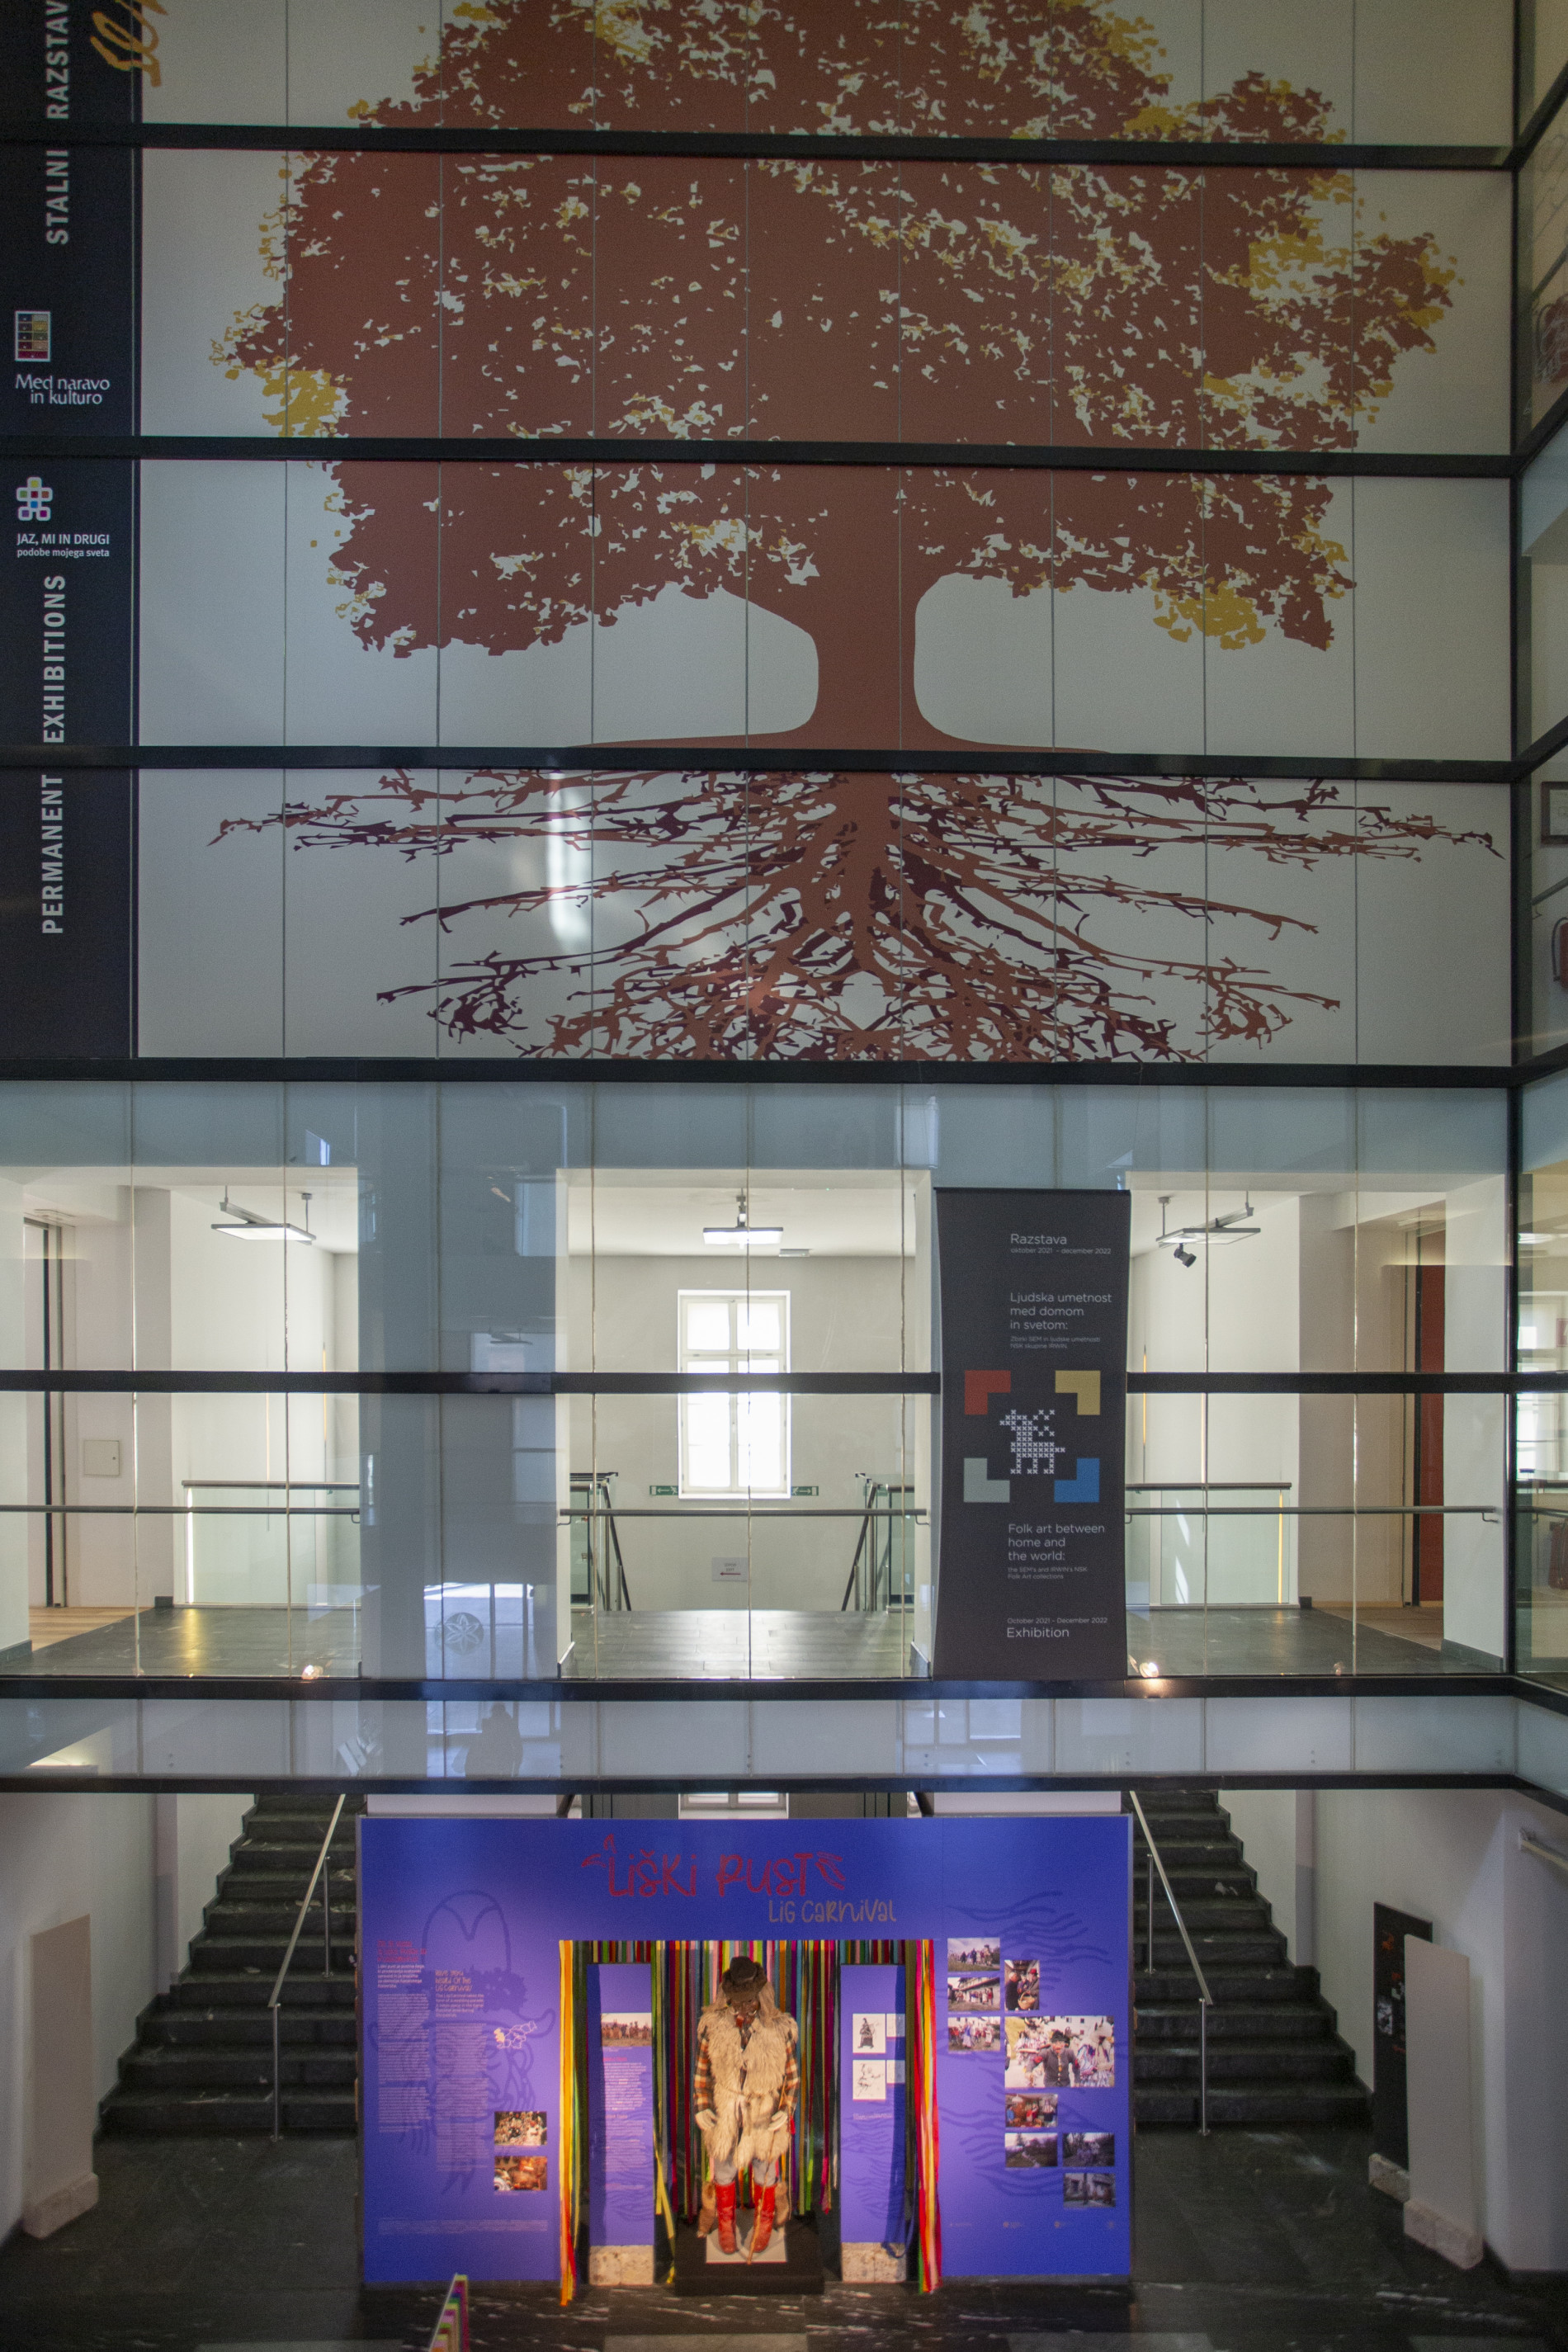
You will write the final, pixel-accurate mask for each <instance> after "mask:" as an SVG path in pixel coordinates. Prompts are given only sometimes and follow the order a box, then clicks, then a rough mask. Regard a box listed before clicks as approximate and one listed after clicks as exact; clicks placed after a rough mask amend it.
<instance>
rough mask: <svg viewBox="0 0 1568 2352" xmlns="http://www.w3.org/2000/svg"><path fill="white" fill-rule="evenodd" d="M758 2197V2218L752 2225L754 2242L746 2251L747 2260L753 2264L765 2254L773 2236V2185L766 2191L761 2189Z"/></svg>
mask: <svg viewBox="0 0 1568 2352" xmlns="http://www.w3.org/2000/svg"><path fill="white" fill-rule="evenodd" d="M756 2196H757V2218H756V2220H755V2221H754V2222H753V2223H752V2242H751V2244H750V2245H749V2246H748V2247H747V2249H746V2260H747V2261H748V2262H753V2261H754V2260H755V2259H756V2257H757V2255H758V2254H760V2253H761V2252H763V2248H764V2247H765V2246H766V2244H767V2242H768V2240H769V2239H770V2238H771V2237H772V2236H773V2185H772V2183H771V2182H770V2183H769V2185H768V2187H767V2188H766V2189H758V2190H757V2192H756Z"/></svg>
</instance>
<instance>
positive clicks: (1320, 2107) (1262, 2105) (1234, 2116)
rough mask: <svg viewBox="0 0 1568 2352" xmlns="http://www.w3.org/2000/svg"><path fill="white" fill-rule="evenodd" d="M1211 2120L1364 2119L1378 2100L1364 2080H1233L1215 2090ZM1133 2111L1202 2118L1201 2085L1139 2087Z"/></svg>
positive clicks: (1140, 2117)
mask: <svg viewBox="0 0 1568 2352" xmlns="http://www.w3.org/2000/svg"><path fill="white" fill-rule="evenodd" d="M1208 2105H1209V2122H1210V2123H1211V2124H1247V2125H1251V2126H1254V2127H1256V2126H1259V2125H1266V2124H1350V2123H1364V2122H1365V2121H1366V2119H1367V2117H1368V2116H1369V2115H1370V2114H1371V2111H1372V2102H1371V2099H1370V2097H1369V2095H1368V2094H1367V2092H1366V2091H1365V2090H1364V2089H1363V2086H1362V2085H1361V2084H1359V2083H1299V2084H1298V2083H1287V2084H1275V2083H1257V2084H1243V2083H1227V2084H1226V2085H1225V2086H1224V2088H1223V2089H1221V2090H1213V2089H1211V2091H1210V2093H1209V2103H1208ZM1132 2112H1133V2116H1134V2117H1135V2119H1136V2121H1137V2122H1138V2123H1140V2124H1181V2125H1184V2126H1188V2127H1190V2126H1193V2125H1194V2124H1195V2123H1196V2122H1197V2120H1198V2095H1197V2092H1196V2090H1195V2089H1194V2090H1186V2089H1181V2088H1177V2087H1176V2086H1175V2085H1169V2086H1167V2085H1164V2084H1162V2085H1160V2086H1158V2087H1157V2088H1155V2089H1152V2090H1143V2089H1136V2090H1134V2092H1133V2095H1132Z"/></svg>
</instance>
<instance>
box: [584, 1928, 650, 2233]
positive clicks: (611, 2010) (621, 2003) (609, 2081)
mask: <svg viewBox="0 0 1568 2352" xmlns="http://www.w3.org/2000/svg"><path fill="white" fill-rule="evenodd" d="M588 2239H589V2242H590V2244H592V2245H595V2246H651V2245H652V2243H653V1970H652V1969H650V1968H649V1967H648V1964H647V1961H646V1960H631V1961H626V1962H616V1963H612V1962H605V1963H603V1964H601V1965H600V1966H598V1967H595V1968H590V1969H589V1970H588Z"/></svg>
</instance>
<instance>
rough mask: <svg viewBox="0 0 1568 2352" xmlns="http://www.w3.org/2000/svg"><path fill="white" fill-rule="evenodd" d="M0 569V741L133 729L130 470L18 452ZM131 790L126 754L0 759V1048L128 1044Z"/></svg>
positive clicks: (99, 736)
mask: <svg viewBox="0 0 1568 2352" xmlns="http://www.w3.org/2000/svg"><path fill="white" fill-rule="evenodd" d="M18 472H19V476H20V478H19V479H18V482H17V484H16V502H15V527H14V530H13V533H12V540H11V547H10V552H9V560H8V562H6V563H5V569H4V573H3V575H0V711H3V712H4V731H5V740H6V741H7V742H11V743H42V744H43V745H44V747H45V750H46V753H47V751H48V749H49V748H50V747H51V746H53V745H55V744H57V743H58V744H59V745H61V746H62V747H63V746H64V745H66V744H68V743H95V742H98V743H101V742H110V743H114V742H125V741H127V740H129V739H130V736H131V731H132V596H133V586H134V567H135V544H134V513H135V486H134V481H133V472H132V467H131V466H130V465H129V464H127V463H125V462H123V461H121V460H119V459H92V458H71V459H68V460H67V461H65V462H63V463H59V464H49V465H48V466H47V467H45V468H44V469H43V470H41V471H40V470H39V469H38V468H37V467H34V468H32V469H30V470H29V469H28V468H27V467H26V464H25V463H24V464H23V465H22V466H21V467H19V468H18ZM133 806H134V801H133V793H132V778H131V776H130V774H129V772H127V771H125V770H124V769H95V770H90V771H85V772H84V771H82V770H79V769H76V770H73V769H68V768H66V767H63V766H62V767H59V768H52V769H51V768H48V767H44V768H33V769H20V770H17V769H11V770H7V771H5V772H3V773H0V877H4V879H3V881H0V1005H3V1006H4V1008H5V1012H4V1018H3V1024H0V1053H4V1054H5V1055H7V1056H15V1057H21V1058H36V1057H38V1056H44V1057H49V1056H53V1055H125V1054H130V1053H131V1052H132V1051H133V1050H134V1049H133V1044H132V939H133V928H132V877H133V873H134V864H133V855H132V815H133Z"/></svg>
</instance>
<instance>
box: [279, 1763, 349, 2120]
mask: <svg viewBox="0 0 1568 2352" xmlns="http://www.w3.org/2000/svg"><path fill="white" fill-rule="evenodd" d="M342 1811H343V1799H342V1797H340V1798H339V1799H338V1801H337V1803H336V1804H335V1805H334V1806H333V1807H332V1818H331V1821H330V1822H328V1823H327V1834H326V1836H325V1837H324V1838H323V1839H322V1840H321V1852H320V1853H318V1854H317V1856H316V1867H315V1868H314V1870H313V1871H312V1872H311V1873H310V1885H309V1886H307V1887H306V1889H305V1892H304V1894H303V1895H301V1896H300V1911H299V1916H298V1917H297V1918H296V1919H295V1921H294V1933H293V1934H292V1935H291V1936H290V1937H289V1948H288V1950H287V1951H286V1952H285V1953H284V1955H283V1965H282V1967H281V1968H280V1969H279V1971H278V1973H277V1975H276V1976H275V1977H274V1978H273V1979H272V1996H271V1999H270V2000H268V2004H267V2006H268V2009H269V2010H270V2011H272V2137H273V2138H274V2139H280V2138H281V2137H282V2136H283V2127H282V2120H281V2118H282V2080H283V2062H282V2056H281V2053H280V2051H279V2031H278V2016H279V2011H278V2004H279V2001H280V2000H282V1998H283V1979H284V1978H285V1977H286V1976H287V1975H288V1973H289V1963H290V1962H291V1961H292V1959H293V1958H294V1947H295V1946H296V1944H298V1942H299V1940H300V1929H301V1928H302V1927H304V1924H305V1914H306V1912H307V1911H308V1910H309V1909H310V1897H311V1895H314V1893H315V1891H316V1881H317V1879H318V1878H321V1874H322V1872H323V1871H325V1873H326V1876H325V1878H324V1879H322V1883H321V1974H322V1975H323V1976H324V1977H330V1976H331V1973H332V1871H331V1863H330V1862H329V1861H328V1860H327V1854H328V1851H329V1849H330V1847H331V1843H332V1839H333V1837H334V1836H335V1835H336V1833H337V1826H338V1823H339V1822H340V1821H341V1819H342Z"/></svg>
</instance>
